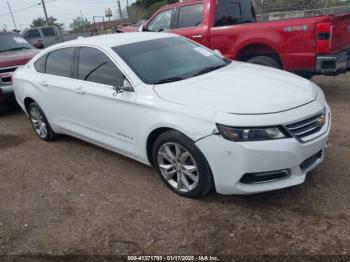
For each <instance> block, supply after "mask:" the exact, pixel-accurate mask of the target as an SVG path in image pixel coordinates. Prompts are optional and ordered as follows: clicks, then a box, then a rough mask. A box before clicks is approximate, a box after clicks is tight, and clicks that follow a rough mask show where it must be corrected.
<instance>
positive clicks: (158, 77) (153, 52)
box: [113, 37, 231, 84]
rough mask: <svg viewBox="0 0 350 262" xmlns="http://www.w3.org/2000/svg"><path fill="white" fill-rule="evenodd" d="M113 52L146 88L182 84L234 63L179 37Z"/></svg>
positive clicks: (121, 47) (143, 43) (130, 46)
mask: <svg viewBox="0 0 350 262" xmlns="http://www.w3.org/2000/svg"><path fill="white" fill-rule="evenodd" d="M113 50H114V51H115V52H116V53H117V54H118V55H119V56H120V57H121V58H122V59H123V60H124V61H125V62H126V63H127V64H128V65H129V67H130V68H131V69H132V70H133V71H134V72H135V73H136V74H137V75H138V77H139V78H140V79H141V80H142V81H143V82H145V83H147V84H161V83H169V82H174V81H180V80H183V79H187V78H190V77H194V76H197V75H200V74H205V73H208V72H210V71H213V70H216V69H218V68H220V67H224V66H226V65H227V64H229V63H230V62H231V61H230V60H228V59H225V58H222V57H220V56H219V55H216V54H215V53H214V52H212V51H210V50H208V49H206V48H204V47H202V46H200V45H197V44H195V43H193V42H191V41H189V40H186V39H185V38H180V37H168V38H160V39H155V40H149V41H143V42H138V43H133V44H127V45H122V46H117V47H114V48H113Z"/></svg>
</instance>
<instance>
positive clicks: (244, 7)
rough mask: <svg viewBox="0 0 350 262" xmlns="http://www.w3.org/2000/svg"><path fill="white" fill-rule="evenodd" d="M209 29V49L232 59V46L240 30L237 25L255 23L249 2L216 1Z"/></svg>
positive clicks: (243, 0)
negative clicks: (216, 50) (218, 51)
mask: <svg viewBox="0 0 350 262" xmlns="http://www.w3.org/2000/svg"><path fill="white" fill-rule="evenodd" d="M215 3H216V5H215V10H214V13H213V17H214V19H213V21H212V26H211V29H210V48H211V49H218V50H220V51H221V53H222V54H223V55H224V56H225V57H229V58H231V57H232V55H233V54H232V46H233V45H234V44H235V43H236V41H237V39H238V37H239V35H240V34H241V33H242V30H243V29H242V28H241V27H240V26H238V25H240V24H245V23H252V22H256V17H255V12H254V8H253V5H252V2H251V1H246V0H217V1H215Z"/></svg>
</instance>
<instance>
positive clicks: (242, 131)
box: [217, 124, 289, 142]
mask: <svg viewBox="0 0 350 262" xmlns="http://www.w3.org/2000/svg"><path fill="white" fill-rule="evenodd" d="M217 127H218V129H219V132H220V134H221V135H222V136H223V137H224V138H225V139H227V140H231V141H235V142H248V141H265V140H274V139H283V138H287V137H289V136H288V134H286V133H285V132H284V131H283V130H282V129H281V128H280V127H247V128H243V127H230V126H224V125H220V124H217Z"/></svg>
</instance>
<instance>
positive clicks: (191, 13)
mask: <svg viewBox="0 0 350 262" xmlns="http://www.w3.org/2000/svg"><path fill="white" fill-rule="evenodd" d="M203 10H204V7H203V5H202V4H197V5H187V6H183V7H180V10H179V20H178V22H177V27H178V28H186V27H195V26H199V25H201V24H202V19H203Z"/></svg>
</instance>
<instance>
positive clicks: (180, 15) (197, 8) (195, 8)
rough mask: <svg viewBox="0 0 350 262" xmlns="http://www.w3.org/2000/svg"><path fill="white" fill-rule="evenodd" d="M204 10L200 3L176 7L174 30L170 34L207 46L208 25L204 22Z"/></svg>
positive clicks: (202, 4)
mask: <svg viewBox="0 0 350 262" xmlns="http://www.w3.org/2000/svg"><path fill="white" fill-rule="evenodd" d="M204 9H205V8H204V3H202V2H201V3H195V4H190V5H183V6H180V7H178V8H177V11H176V14H175V28H174V29H173V30H171V31H170V32H172V33H175V34H178V35H182V36H184V37H187V38H189V39H191V40H193V41H196V42H198V43H200V44H202V45H205V46H209V39H208V23H207V22H206V21H204V20H205V15H204V14H205V13H204Z"/></svg>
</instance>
